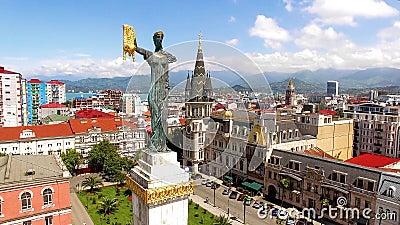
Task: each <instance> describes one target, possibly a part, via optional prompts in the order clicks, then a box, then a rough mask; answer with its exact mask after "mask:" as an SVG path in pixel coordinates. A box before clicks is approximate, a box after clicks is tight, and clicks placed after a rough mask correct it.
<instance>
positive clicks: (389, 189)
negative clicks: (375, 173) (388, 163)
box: [375, 173, 400, 225]
mask: <svg viewBox="0 0 400 225" xmlns="http://www.w3.org/2000/svg"><path fill="white" fill-rule="evenodd" d="M399 191H400V176H399V175H398V174H394V173H383V174H382V177H381V180H380V182H379V188H378V196H377V200H376V210H375V211H376V212H377V213H378V214H379V218H377V219H376V221H375V225H379V224H381V225H382V224H384V225H386V224H387V225H397V224H399V223H400V218H399V216H400V193H399Z"/></svg>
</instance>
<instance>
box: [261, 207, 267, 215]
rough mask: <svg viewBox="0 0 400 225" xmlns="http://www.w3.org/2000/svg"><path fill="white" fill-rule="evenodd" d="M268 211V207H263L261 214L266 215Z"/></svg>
mask: <svg viewBox="0 0 400 225" xmlns="http://www.w3.org/2000/svg"><path fill="white" fill-rule="evenodd" d="M267 213H268V209H267V208H263V209H261V211H260V214H261V215H265V214H267Z"/></svg>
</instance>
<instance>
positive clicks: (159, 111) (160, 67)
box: [144, 50, 176, 152]
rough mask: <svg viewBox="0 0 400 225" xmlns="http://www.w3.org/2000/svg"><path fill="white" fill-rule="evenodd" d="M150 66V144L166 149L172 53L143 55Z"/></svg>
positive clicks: (152, 148)
mask: <svg viewBox="0 0 400 225" xmlns="http://www.w3.org/2000/svg"><path fill="white" fill-rule="evenodd" d="M144 58H145V59H146V61H147V63H148V64H149V65H150V68H151V87H150V92H149V96H148V102H149V106H150V113H151V129H152V136H151V146H150V149H151V150H154V151H158V152H164V151H167V135H166V133H167V116H168V115H167V107H168V105H167V104H168V103H167V97H168V92H169V76H168V64H169V63H172V62H175V61H176V58H175V56H173V55H172V54H170V53H168V52H166V51H164V50H160V51H157V52H154V53H153V52H149V51H147V50H146V54H145V55H144Z"/></svg>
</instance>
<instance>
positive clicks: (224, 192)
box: [222, 188, 230, 195]
mask: <svg viewBox="0 0 400 225" xmlns="http://www.w3.org/2000/svg"><path fill="white" fill-rule="evenodd" d="M229 192H230V190H229V188H225V189H224V191H223V192H222V194H223V195H228V194H229Z"/></svg>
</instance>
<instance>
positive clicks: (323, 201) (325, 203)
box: [321, 198, 329, 206]
mask: <svg viewBox="0 0 400 225" xmlns="http://www.w3.org/2000/svg"><path fill="white" fill-rule="evenodd" d="M321 204H322V206H329V199H326V198H324V199H322V201H321Z"/></svg>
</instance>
